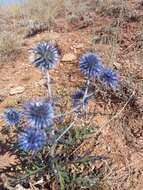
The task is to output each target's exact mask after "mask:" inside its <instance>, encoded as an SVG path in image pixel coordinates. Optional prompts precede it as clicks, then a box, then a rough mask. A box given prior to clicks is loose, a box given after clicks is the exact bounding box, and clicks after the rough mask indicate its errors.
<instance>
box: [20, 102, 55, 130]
mask: <svg viewBox="0 0 143 190" xmlns="http://www.w3.org/2000/svg"><path fill="white" fill-rule="evenodd" d="M24 115H25V116H26V118H27V122H28V124H29V125H30V126H32V127H36V128H39V129H46V128H49V127H50V126H52V124H53V118H54V111H53V107H52V104H51V102H48V101H35V102H29V103H27V104H26V105H25V106H24Z"/></svg>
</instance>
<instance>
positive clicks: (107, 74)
mask: <svg viewBox="0 0 143 190" xmlns="http://www.w3.org/2000/svg"><path fill="white" fill-rule="evenodd" d="M101 80H102V81H103V82H104V83H105V85H106V86H110V87H111V88H113V89H115V88H116V87H117V85H118V76H117V74H116V73H115V72H114V71H113V70H112V69H104V71H103V73H102V75H101Z"/></svg>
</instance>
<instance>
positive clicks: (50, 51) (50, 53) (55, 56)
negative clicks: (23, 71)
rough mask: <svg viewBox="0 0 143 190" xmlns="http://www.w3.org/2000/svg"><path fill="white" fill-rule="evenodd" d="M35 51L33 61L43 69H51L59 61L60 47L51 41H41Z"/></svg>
mask: <svg viewBox="0 0 143 190" xmlns="http://www.w3.org/2000/svg"><path fill="white" fill-rule="evenodd" d="M33 53H34V55H35V57H34V61H33V62H32V63H33V64H34V65H35V67H38V68H40V69H41V70H42V71H45V70H50V69H52V68H54V67H55V65H57V64H58V63H59V52H58V49H57V48H56V47H54V46H53V45H51V44H49V43H45V42H43V43H39V44H38V45H37V47H36V48H34V49H33Z"/></svg>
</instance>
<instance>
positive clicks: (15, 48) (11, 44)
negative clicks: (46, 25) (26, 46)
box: [0, 31, 22, 64]
mask: <svg viewBox="0 0 143 190" xmlns="http://www.w3.org/2000/svg"><path fill="white" fill-rule="evenodd" d="M21 44H22V40H21V39H19V38H18V37H17V35H16V34H15V33H13V32H11V31H0V63H2V64H3V63H5V62H9V61H14V60H15V58H16V56H17V55H18V53H19V52H20V51H21V50H20V49H21Z"/></svg>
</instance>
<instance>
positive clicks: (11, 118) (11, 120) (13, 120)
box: [3, 108, 21, 126]
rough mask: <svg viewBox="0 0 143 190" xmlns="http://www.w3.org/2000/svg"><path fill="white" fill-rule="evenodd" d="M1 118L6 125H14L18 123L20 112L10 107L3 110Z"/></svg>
mask: <svg viewBox="0 0 143 190" xmlns="http://www.w3.org/2000/svg"><path fill="white" fill-rule="evenodd" d="M3 118H4V121H5V122H6V124H7V125H8V126H14V125H18V124H19V123H20V118H21V114H20V113H19V112H18V111H16V110H15V109H14V108H10V109H7V110H6V111H5V112H4V115H3Z"/></svg>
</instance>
